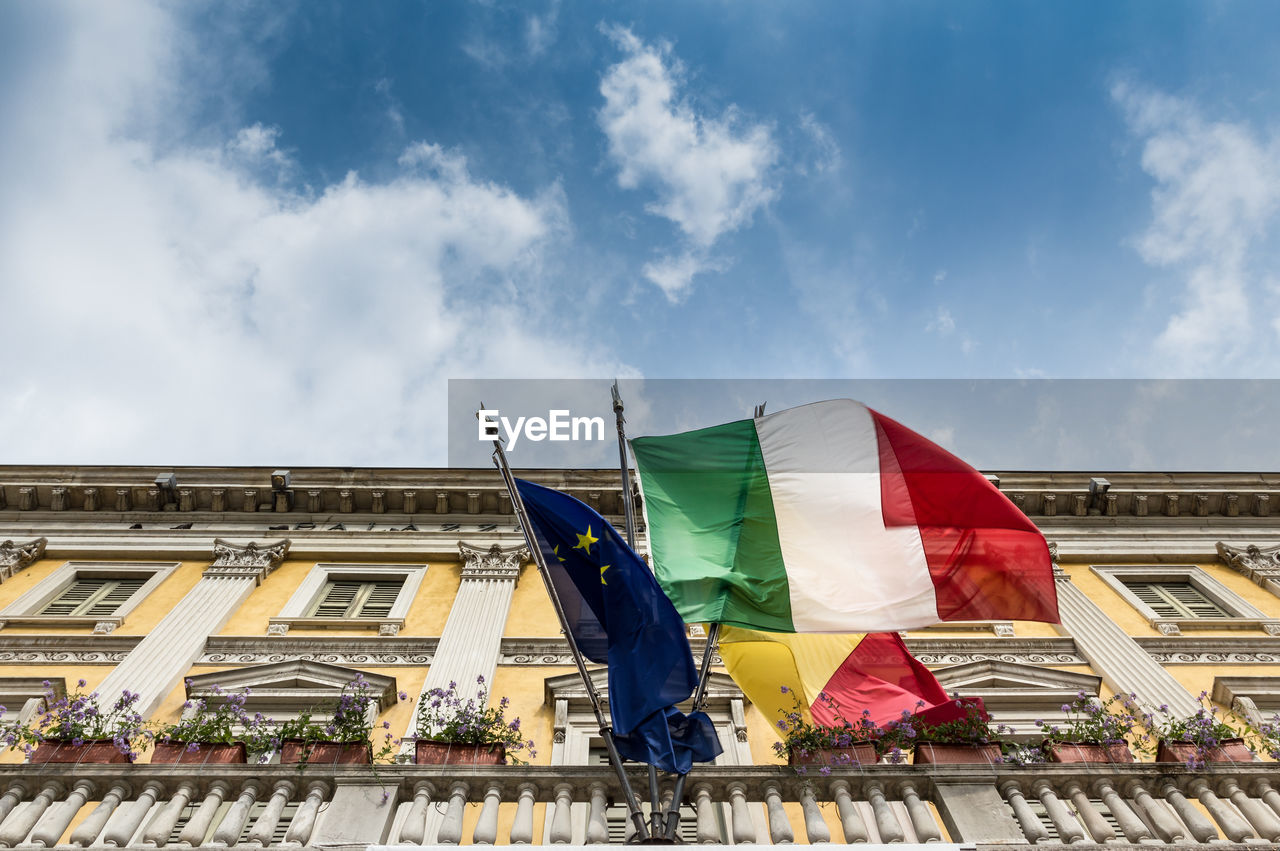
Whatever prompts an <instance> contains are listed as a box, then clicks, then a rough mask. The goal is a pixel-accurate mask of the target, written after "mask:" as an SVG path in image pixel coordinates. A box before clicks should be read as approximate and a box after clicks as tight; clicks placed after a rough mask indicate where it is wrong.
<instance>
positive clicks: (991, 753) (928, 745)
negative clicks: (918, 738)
mask: <svg viewBox="0 0 1280 851" xmlns="http://www.w3.org/2000/svg"><path fill="white" fill-rule="evenodd" d="M911 761H912V762H913V763H915V764H916V765H967V764H972V763H975V762H976V763H983V762H985V763H988V764H995V763H998V762H1000V746H999V745H994V744H987V745H976V744H952V743H949V742H946V743H944V742H916V753H915V756H914V757H913V758H912V760H911Z"/></svg>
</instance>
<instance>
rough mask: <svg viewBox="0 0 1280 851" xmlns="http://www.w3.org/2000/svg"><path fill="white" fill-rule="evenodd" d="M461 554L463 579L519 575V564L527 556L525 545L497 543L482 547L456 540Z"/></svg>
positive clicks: (513, 577)
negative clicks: (501, 545) (509, 545)
mask: <svg viewBox="0 0 1280 851" xmlns="http://www.w3.org/2000/svg"><path fill="white" fill-rule="evenodd" d="M458 553H459V555H461V556H462V578H463V579H510V580H513V581H514V580H516V579H518V578H519V577H520V564H521V563H522V562H524V561H525V560H527V559H528V558H529V550H528V549H526V548H525V547H521V546H516V547H500V546H498V545H497V544H494V545H493V546H491V547H489V548H488V549H482V548H480V547H473V546H471V545H470V544H466V543H463V542H462V541H459V542H458Z"/></svg>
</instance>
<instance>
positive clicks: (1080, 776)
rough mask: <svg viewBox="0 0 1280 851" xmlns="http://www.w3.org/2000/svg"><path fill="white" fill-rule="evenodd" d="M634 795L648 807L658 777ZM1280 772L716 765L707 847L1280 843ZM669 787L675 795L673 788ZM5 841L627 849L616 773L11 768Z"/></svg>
mask: <svg viewBox="0 0 1280 851" xmlns="http://www.w3.org/2000/svg"><path fill="white" fill-rule="evenodd" d="M633 784H634V786H635V788H636V789H637V791H638V793H639V794H640V796H641V797H645V794H646V793H645V789H646V787H645V780H644V775H643V774H642V773H640V772H637V773H636V774H635V776H634V779H633ZM1273 784H1274V785H1280V766H1277V765H1276V764H1275V763H1261V762H1252V763H1238V764H1219V765H1212V766H1210V767H1209V768H1207V769H1205V770H1197V771H1191V770H1188V769H1186V768H1184V767H1183V766H1181V765H1178V764H1173V763H1162V764H1151V763H1146V764H1142V763H1139V764H1134V765H1119V766H1118V765H1096V766H1095V765H1048V766H1026V767H1018V766H985V765H984V766H974V765H966V766H957V765H953V766H891V765H875V766H869V767H866V768H856V767H854V768H848V767H841V768H834V769H832V770H831V772H830V774H828V775H823V774H820V773H813V774H809V775H807V776H799V775H797V774H796V773H795V771H794V770H792V769H790V768H785V767H779V766H753V767H700V768H697V769H695V771H694V773H693V774H691V775H690V777H689V781H688V786H687V792H688V799H687V800H688V804H689V807H688V808H687V812H689V813H690V816H689V817H688V819H687V821H686V823H685V826H684V828H683V830H682V834H683V836H684V837H685V840H686V841H688V842H698V843H706V844H743V843H757V844H775V845H776V844H786V843H791V842H798V841H799V842H802V841H808V842H809V843H823V842H834V843H864V842H871V843H876V842H882V843H916V842H921V843H929V842H952V843H959V844H963V845H966V846H972V845H982V844H999V845H1003V846H1019V845H1027V846H1030V845H1040V846H1054V845H1069V844H1070V845H1087V844H1093V843H1096V844H1104V843H1105V844H1108V845H1117V844H1119V845H1124V844H1133V845H1137V844H1143V845H1148V844H1168V845H1171V846H1175V847H1196V846H1201V845H1209V844H1212V845H1214V846H1215V847H1222V846H1223V845H1224V844H1226V843H1250V844H1257V843H1273V842H1276V841H1280V793H1278V791H1277V790H1276V789H1275V788H1273ZM666 785H667V786H668V788H669V787H670V785H671V784H670V783H667V784H666ZM0 788H2V789H3V790H4V792H3V795H2V796H0V847H8V848H15V847H54V846H58V847H64V848H77V847H78V848H85V847H89V846H97V847H102V846H116V847H126V846H135V847H152V848H154V847H184V848H190V847H227V846H235V845H240V846H251V847H273V848H288V847H300V846H344V847H348V848H352V847H359V846H368V845H387V844H400V845H423V844H431V845H436V844H438V845H454V844H472V843H474V844H508V843H509V844H582V843H589V844H594V843H605V842H609V841H610V840H611V838H612V841H614V842H621V841H623V839H624V821H625V820H624V819H622V818H620V816H619V815H618V813H619V812H620V811H619V809H618V807H617V806H616V804H615V806H613V807H612V808H610V804H611V803H614V802H617V801H619V800H620V799H621V796H620V794H619V786H618V783H617V778H616V777H615V775H614V773H613V771H612V769H610V768H609V767H607V766H590V767H576V766H575V767H567V766H501V767H497V768H494V767H478V766H477V767H471V766H468V767H458V766H447V767H446V766H412V765H391V766H378V767H377V770H376V773H375V772H374V771H373V770H372V769H370V768H368V767H363V766H356V767H351V766H317V765H309V766H306V767H305V768H304V769H302V770H299V769H298V767H297V766H291V765H264V766H257V765H249V766H245V765H216V766H215V765H210V766H196V767H193V766H181V765H154V766H153V765H133V766H127V765H126V766H120V765H97V764H94V765H89V764H82V765H46V766H28V765H16V766H0Z"/></svg>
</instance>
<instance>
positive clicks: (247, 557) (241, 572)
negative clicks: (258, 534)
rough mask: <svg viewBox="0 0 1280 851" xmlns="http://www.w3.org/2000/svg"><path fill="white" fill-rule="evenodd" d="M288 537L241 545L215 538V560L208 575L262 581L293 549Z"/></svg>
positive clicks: (206, 572)
mask: <svg viewBox="0 0 1280 851" xmlns="http://www.w3.org/2000/svg"><path fill="white" fill-rule="evenodd" d="M289 544H290V541H289V539H288V538H284V539H283V540H279V541H276V542H275V543H274V544H259V543H258V542H256V541H250V542H249V543H247V544H245V545H243V546H241V545H239V544H233V543H231V542H230V541H227V540H224V539H222V538H214V539H213V563H212V564H210V565H209V566H208V567H206V568H205V570H204V575H205V576H207V577H220V576H227V577H236V576H243V577H249V578H252V579H254V580H256V581H258V582H261V581H262V578H263V577H264V576H266V575H267V574H268V573H270V572H271V571H273V570H275V569H276V567H277V566H279V564H280V562H281V561H283V560H284V556H285V553H287V552H289Z"/></svg>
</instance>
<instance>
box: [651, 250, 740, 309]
mask: <svg viewBox="0 0 1280 851" xmlns="http://www.w3.org/2000/svg"><path fill="white" fill-rule="evenodd" d="M723 268H724V267H723V265H722V264H721V263H719V262H718V261H716V260H713V259H710V258H708V257H705V256H703V255H702V254H701V253H699V252H697V251H686V252H684V253H682V254H677V255H674V256H666V257H662V258H660V259H658V260H657V261H654V262H652V263H646V264H645V265H644V276H645V277H646V278H647V279H649V280H650V281H651V282H653V283H654V284H656V285H657V286H658V287H659V288H660V289H661V290H662V292H663V294H665V295H666V297H667V300H668V301H670V302H671V303H672V304H679V303H680V302H682V301H684V300H685V298H686V297H688V295H689V290H690V288H691V287H692V286H693V279H694V277H695V276H696V275H698V274H699V273H701V272H707V271H719V270H721V269H723Z"/></svg>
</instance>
